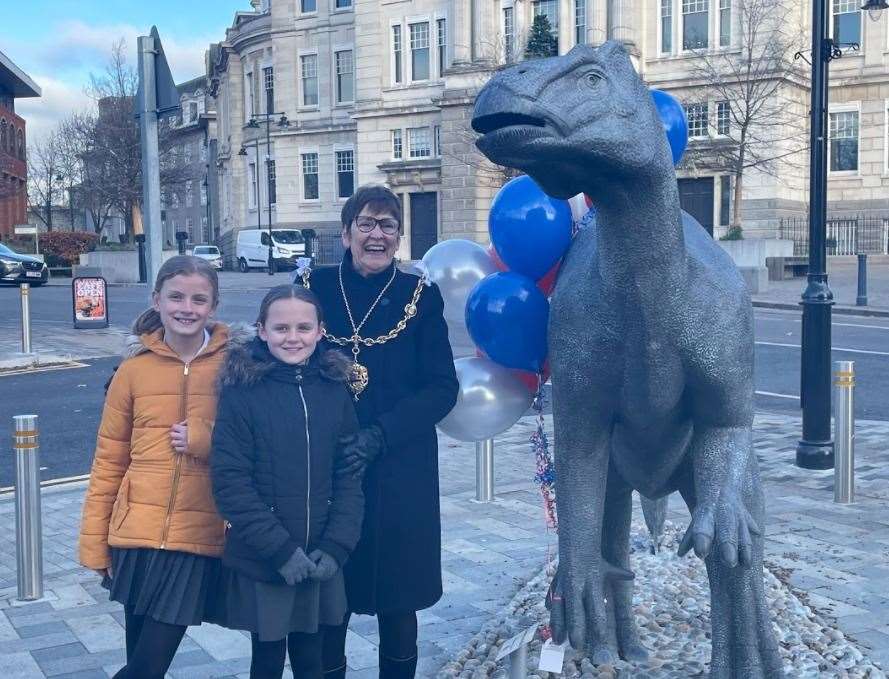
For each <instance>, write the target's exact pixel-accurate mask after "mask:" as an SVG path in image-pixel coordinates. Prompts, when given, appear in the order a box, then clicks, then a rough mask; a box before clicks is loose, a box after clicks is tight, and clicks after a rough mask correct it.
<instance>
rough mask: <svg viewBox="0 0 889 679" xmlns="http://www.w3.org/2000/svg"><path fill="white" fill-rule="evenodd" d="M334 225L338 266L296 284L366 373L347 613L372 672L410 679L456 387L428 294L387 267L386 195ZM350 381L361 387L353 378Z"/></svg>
mask: <svg viewBox="0 0 889 679" xmlns="http://www.w3.org/2000/svg"><path fill="white" fill-rule="evenodd" d="M342 223H343V234H342V237H343V244H344V246H345V247H346V248H347V251H346V253H345V257H344V259H343V262H342V265H341V266H340V267H336V268H328V269H319V270H318V271H316V272H314V273H312V274H311V276H310V278H309V279H308V280H307V281H306V282H308V283H309V285H311V289H312V290H313V291H314V292H316V293H317V294H318V297H319V299H321V301H322V304H323V305H324V308H325V310H326V313H327V321H326V326H325V327H326V331H327V332H326V337H327V341H328V344H329V345H340V346H342V347H343V349H344V350H345V351H346V352H347V354H348V355H349V356H350V359H353V357H354V354H355V349H356V348H357V349H358V355H357V357H354V358H356V359H357V362H358V363H359V365H361V366H363V367H364V368H366V370H367V373H366V375H365V377H366V387H365V388H364V389H363V390H362V391H361V392H360V393H359V394H358V397H357V401H356V404H355V405H356V408H357V411H358V420H359V422H360V424H361V427H362V429H361V430H360V431H359V432H358V433H356V434H355V435H354V436H353V437H350V438H349V439H347V440H346V441H345V442H344V443H345V448H344V451H343V453H344V456H345V457H346V458H347V460H348V464H349V465H350V466H351V467H352V468H355V469H358V470H364V494H365V520H364V525H363V529H362V533H361V540H360V541H359V543H358V547H357V548H356V550H355V552H354V554H353V555H352V557H351V558H350V559H349V563H348V564H346V568H345V576H346V591H347V594H348V601H349V610H350V612H353V613H365V614H371V615H376V616H377V619H378V623H379V629H380V650H379V662H380V676H381V677H385V678H387V679H396V678H400V677H413V676H414V674H415V671H416V665H417V616H416V611H418V610H421V609H424V608H428V607H429V606H432V605H433V604H434V603H435V602H436V601H438V600H439V599H440V598H441V595H442V582H441V521H440V515H439V490H438V439H437V436H436V432H435V425H436V424H437V423H438V422H439V421H440V420H441V419H443V418H444V417H445V415H447V414H448V412H450V410H451V408H452V407H453V406H454V403H455V402H456V399H457V390H458V387H459V385H458V383H457V377H456V374H455V372H454V358H453V355H452V353H451V347H450V344H449V342H448V331H447V326H446V324H445V320H444V317H443V315H442V311H443V302H442V298H441V293H440V292H439V291H438V287H437V286H435V285H426V284H424V282H423V281H421V280H420V279H419V277H417V276H415V275H413V274H409V273H405V272H403V271H400V270H399V269H398V268H397V267H396V265H395V262H394V257H395V252H396V250H397V249H398V245H399V240H400V234H401V207H400V204H399V202H398V199H397V198H396V196H395V195H394V194H393V193H392V192H391V191H389V189H387V188H385V187H382V186H364V187H361V188H359V189H358V191H357V192H356V193H355V195H353V196H352V197H351V198H350V199H349V201H348V202H347V203H346V205H345V206H344V207H343V212H342ZM401 321H404V323H403V327H402V324H401V323H400V322H401ZM356 327H357V330H356ZM399 328H401V329H400V330H399ZM392 331H396V332H395V335H394V336H391V337H390V338H389V339H386V340H385V341H384V342H378V343H374V344H373V345H371V346H367V345H366V344H365V343H361V344H360V346H358V347H355V345H354V342H350V341H343V340H344V338H350V337H352V336H353V335H354V334H358V335H359V336H360V337H362V338H368V339H374V340H377V339H378V338H380V337H381V336H388V335H391V334H392ZM353 360H354V359H353ZM359 370H360V369H359ZM361 372H363V371H361ZM356 381H357V382H358V383H359V386H360V384H361V383H362V382H363V380H361V379H360V376H358V379H356ZM348 623H349V618H348V616H347V617H346V618H345V620H344V622H343V624H342V625H340V626H339V627H338V628H334V629H329V630H325V635H324V637H325V638H324V666H325V677H329V678H330V679H338V678H340V677H343V676H344V675H345V669H346V658H345V653H344V648H345V638H346V629H347V627H348Z"/></svg>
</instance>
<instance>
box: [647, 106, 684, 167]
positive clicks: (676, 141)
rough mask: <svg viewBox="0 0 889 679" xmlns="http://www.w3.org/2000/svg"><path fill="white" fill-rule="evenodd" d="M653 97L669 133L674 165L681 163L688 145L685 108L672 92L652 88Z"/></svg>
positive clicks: (665, 128)
mask: <svg viewBox="0 0 889 679" xmlns="http://www.w3.org/2000/svg"><path fill="white" fill-rule="evenodd" d="M651 98H652V99H653V100H654V106H655V108H656V109H657V113H658V115H659V116H660V118H661V122H662V123H663V125H664V132H666V133H667V141H669V142H670V150H671V151H672V152H673V165H679V161H680V160H682V154H683V153H685V147H686V146H688V119H687V118H686V117H685V109H684V108H682V104H680V103H679V100H678V99H677V98H676V97H674V96H673V95H672V94H667V93H666V92H664V91H663V90H651Z"/></svg>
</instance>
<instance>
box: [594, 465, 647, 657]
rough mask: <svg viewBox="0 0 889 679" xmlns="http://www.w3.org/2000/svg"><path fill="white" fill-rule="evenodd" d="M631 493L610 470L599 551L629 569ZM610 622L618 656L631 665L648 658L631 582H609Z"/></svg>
mask: <svg viewBox="0 0 889 679" xmlns="http://www.w3.org/2000/svg"><path fill="white" fill-rule="evenodd" d="M632 493H633V490H632V488H630V486H628V485H627V484H626V483H625V482H624V480H623V479H622V478H620V476H618V474H617V473H616V472H615V471H614V469H613V467H612V468H611V469H610V470H609V475H608V486H607V489H606V493H605V516H604V520H603V527H602V552H603V554H602V555H603V556H604V557H605V560H606V561H608V562H609V563H612V564H614V565H615V566H620V567H621V568H625V569H626V570H630V523H631V519H632V515H633V499H632V497H633V496H632ZM608 604H609V605H608V611H609V622H610V623H611V625H610V626H611V628H612V629H613V630H614V636H613V640H612V641H613V643H614V644H616V646H617V650H618V653H619V654H620V657H621V658H623V659H624V660H628V661H631V662H643V661H645V660H647V659H648V651H647V650H646V649H645V647H644V646H643V645H642V643H641V642H640V641H639V632H638V630H637V628H636V618H635V615H634V613H633V581H632V580H611V581H610V588H609V601H608Z"/></svg>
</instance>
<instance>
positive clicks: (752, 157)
mask: <svg viewBox="0 0 889 679" xmlns="http://www.w3.org/2000/svg"><path fill="white" fill-rule="evenodd" d="M733 4H734V5H735V7H736V12H737V21H736V22H735V23H734V24H733V27H735V28H736V29H737V30H738V31H739V36H738V44H737V48H736V49H729V50H718V51H713V50H710V51H703V50H702V51H697V52H696V54H697V59H696V60H695V66H694V68H693V70H692V74H691V77H692V78H693V79H694V80H695V81H697V82H700V83H701V84H702V87H703V89H704V90H705V91H706V93H707V100H708V101H712V102H716V106H717V128H718V129H717V132H718V135H717V138H716V139H714V140H713V143H712V144H703V145H701V146H698V148H697V149H695V148H694V147H693V148H691V149H689V151H690V152H689V154H688V155H687V160H686V161H684V162H685V163H687V164H688V165H691V166H697V165H705V166H707V165H709V166H715V167H717V168H719V169H722V170H725V171H728V172H729V173H730V174H731V175H732V176H733V177H734V182H735V186H734V196H733V198H734V201H733V210H732V216H731V226H732V228H733V229H735V230H738V229H740V227H741V197H742V193H743V184H744V176H745V173H746V172H747V171H748V170H751V169H755V170H757V171H759V172H763V173H766V174H768V175H770V176H775V177H777V176H778V175H779V173H780V172H781V171H782V170H783V171H786V170H787V169H788V168H789V167H792V166H794V165H797V164H799V159H800V153H801V151H803V150H804V149H805V148H806V128H805V122H806V121H805V116H800V115H799V113H798V112H797V111H795V110H794V105H793V102H792V101H791V99H790V97H789V91H790V90H791V89H792V87H793V85H794V83H795V82H799V81H800V76H801V75H802V74H801V72H800V69H799V66H798V65H797V64H796V63H795V61H794V59H793V54H794V52H796V51H797V50H799V49H800V48H801V47H802V45H803V44H804V38H803V36H802V33H801V31H800V28H799V25H798V22H797V21H795V20H794V17H793V15H792V14H791V10H790V8H789V7H788V6H787V4H786V2H785V0H735V3H733ZM738 233H740V231H738Z"/></svg>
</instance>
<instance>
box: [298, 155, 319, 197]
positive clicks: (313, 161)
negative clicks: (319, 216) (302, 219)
mask: <svg viewBox="0 0 889 679" xmlns="http://www.w3.org/2000/svg"><path fill="white" fill-rule="evenodd" d="M302 173H303V200H318V154H317V153H303V154H302Z"/></svg>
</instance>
